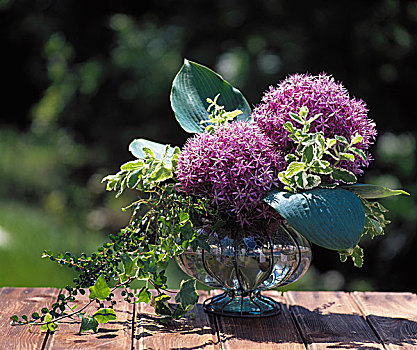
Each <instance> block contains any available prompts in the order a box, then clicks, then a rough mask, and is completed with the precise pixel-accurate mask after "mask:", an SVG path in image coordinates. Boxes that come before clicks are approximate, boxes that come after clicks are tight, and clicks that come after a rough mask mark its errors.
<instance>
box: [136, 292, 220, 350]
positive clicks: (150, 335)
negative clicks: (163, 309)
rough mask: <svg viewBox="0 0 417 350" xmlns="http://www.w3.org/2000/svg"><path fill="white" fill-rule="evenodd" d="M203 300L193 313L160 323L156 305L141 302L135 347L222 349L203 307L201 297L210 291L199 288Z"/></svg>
mask: <svg viewBox="0 0 417 350" xmlns="http://www.w3.org/2000/svg"><path fill="white" fill-rule="evenodd" d="M199 295H200V300H199V304H197V305H196V306H195V307H194V309H193V310H192V313H193V314H194V315H193V316H192V315H188V316H186V317H185V318H183V319H181V320H179V321H175V322H173V323H172V324H166V325H163V324H160V323H159V322H158V321H157V318H156V316H155V313H154V311H153V308H152V307H150V306H149V305H147V304H144V303H140V304H139V309H138V315H137V328H136V337H135V338H136V344H134V345H135V349H141V350H142V349H206V350H215V349H220V346H219V344H218V339H217V335H216V334H215V331H214V329H215V328H214V324H212V323H210V319H209V317H208V316H207V314H206V313H205V312H204V311H203V308H202V305H201V301H202V300H204V299H206V298H207V297H208V292H206V291H199Z"/></svg>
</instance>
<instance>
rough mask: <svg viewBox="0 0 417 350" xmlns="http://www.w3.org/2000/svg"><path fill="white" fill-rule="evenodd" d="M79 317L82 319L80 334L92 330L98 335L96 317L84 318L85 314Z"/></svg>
mask: <svg viewBox="0 0 417 350" xmlns="http://www.w3.org/2000/svg"><path fill="white" fill-rule="evenodd" d="M79 317H81V325H80V330H79V332H78V333H79V334H81V333H83V332H86V331H89V330H92V331H93V332H94V333H97V328H98V322H97V320H96V319H95V318H94V317H90V316H84V314H79Z"/></svg>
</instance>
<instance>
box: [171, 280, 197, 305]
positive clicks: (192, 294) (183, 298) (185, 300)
mask: <svg viewBox="0 0 417 350" xmlns="http://www.w3.org/2000/svg"><path fill="white" fill-rule="evenodd" d="M175 301H176V302H177V303H179V304H181V306H182V308H183V309H184V310H190V309H191V308H192V307H193V306H194V305H195V304H196V303H197V301H198V294H197V290H196V281H195V279H190V280H187V281H184V280H183V281H181V285H180V290H179V291H178V293H177V295H176V296H175Z"/></svg>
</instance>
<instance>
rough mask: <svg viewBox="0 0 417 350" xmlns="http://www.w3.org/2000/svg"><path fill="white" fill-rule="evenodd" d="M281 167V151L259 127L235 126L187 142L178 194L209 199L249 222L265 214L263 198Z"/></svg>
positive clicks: (179, 169)
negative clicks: (277, 149)
mask: <svg viewBox="0 0 417 350" xmlns="http://www.w3.org/2000/svg"><path fill="white" fill-rule="evenodd" d="M283 167H284V164H283V162H282V159H281V157H280V156H279V153H277V152H276V150H275V149H274V147H273V144H272V142H271V140H270V139H269V138H268V137H266V136H265V135H264V134H263V133H262V132H261V131H260V129H259V127H258V126H256V125H255V124H250V123H246V122H235V123H231V124H227V125H218V126H215V127H214V132H213V133H207V132H205V133H201V134H197V135H195V136H194V137H192V138H190V139H188V141H187V142H186V144H185V145H184V148H183V149H182V151H181V153H180V156H179V160H178V166H177V168H176V179H177V180H178V189H179V190H182V191H184V192H186V193H188V194H196V195H202V196H205V197H207V198H210V199H211V201H212V203H213V204H214V205H217V206H218V208H219V209H220V210H222V211H224V212H227V213H229V214H232V215H234V216H235V217H236V220H237V221H238V222H240V223H241V224H245V223H249V222H250V220H251V219H253V218H258V217H262V216H264V217H265V216H267V214H266V213H267V212H269V210H268V209H267V208H268V206H267V205H266V204H263V202H262V196H263V195H264V194H265V193H266V192H268V191H269V190H271V188H272V186H273V185H274V184H278V183H279V181H278V179H277V174H278V171H280V170H282V169H283Z"/></svg>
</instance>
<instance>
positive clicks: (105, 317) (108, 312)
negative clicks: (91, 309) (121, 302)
mask: <svg viewBox="0 0 417 350" xmlns="http://www.w3.org/2000/svg"><path fill="white" fill-rule="evenodd" d="M93 317H94V318H95V319H96V321H97V322H98V323H107V322H109V321H113V320H115V319H116V318H117V316H116V313H115V312H114V310H113V309H104V308H103V309H99V310H97V311H96V312H95V313H93Z"/></svg>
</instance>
